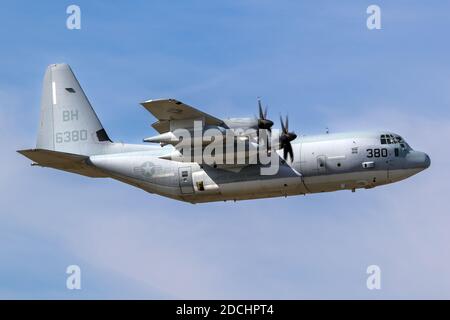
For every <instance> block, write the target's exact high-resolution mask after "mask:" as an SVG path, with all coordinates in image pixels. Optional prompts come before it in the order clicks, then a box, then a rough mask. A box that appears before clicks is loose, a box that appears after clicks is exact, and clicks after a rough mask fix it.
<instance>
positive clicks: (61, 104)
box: [36, 64, 111, 155]
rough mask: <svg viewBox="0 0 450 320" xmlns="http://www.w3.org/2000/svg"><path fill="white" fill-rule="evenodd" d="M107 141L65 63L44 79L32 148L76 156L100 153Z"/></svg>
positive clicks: (87, 101)
mask: <svg viewBox="0 0 450 320" xmlns="http://www.w3.org/2000/svg"><path fill="white" fill-rule="evenodd" d="M109 143H111V140H110V139H109V137H108V134H107V133H106V131H105V129H104V128H103V126H102V124H101V123H100V120H99V119H98V117H97V115H96V114H95V111H94V109H92V106H91V104H90V103H89V100H88V99H87V97H86V95H85V94H84V92H83V89H81V86H80V84H79V83H78V80H77V78H76V77H75V75H74V74H73V72H72V70H71V69H70V67H69V65H67V64H52V65H50V66H48V68H47V71H46V72H45V76H44V84H43V88H42V99H41V119H40V124H39V133H38V139H37V144H36V148H38V149H46V150H53V151H60V152H66V153H72V154H80V155H92V154H98V153H101V150H103V149H104V147H105V146H107V145H109Z"/></svg>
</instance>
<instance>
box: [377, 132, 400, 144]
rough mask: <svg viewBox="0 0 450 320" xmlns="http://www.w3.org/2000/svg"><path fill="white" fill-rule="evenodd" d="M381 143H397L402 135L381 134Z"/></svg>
mask: <svg viewBox="0 0 450 320" xmlns="http://www.w3.org/2000/svg"><path fill="white" fill-rule="evenodd" d="M380 142H381V144H397V143H401V142H403V139H402V137H400V136H397V135H393V134H382V135H381V136H380Z"/></svg>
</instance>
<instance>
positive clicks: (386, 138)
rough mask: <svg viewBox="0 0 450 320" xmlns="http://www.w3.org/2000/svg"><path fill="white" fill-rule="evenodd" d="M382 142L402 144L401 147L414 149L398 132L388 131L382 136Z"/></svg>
mask: <svg viewBox="0 0 450 320" xmlns="http://www.w3.org/2000/svg"><path fill="white" fill-rule="evenodd" d="M380 143H381V144H400V147H402V148H403V149H406V150H412V149H411V147H410V146H409V145H408V143H406V141H405V140H403V138H402V137H400V136H399V135H396V134H391V133H386V134H382V135H381V136H380Z"/></svg>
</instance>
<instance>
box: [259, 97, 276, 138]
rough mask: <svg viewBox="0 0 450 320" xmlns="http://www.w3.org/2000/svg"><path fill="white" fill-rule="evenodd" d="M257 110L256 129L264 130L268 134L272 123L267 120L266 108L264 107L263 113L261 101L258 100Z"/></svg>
mask: <svg viewBox="0 0 450 320" xmlns="http://www.w3.org/2000/svg"><path fill="white" fill-rule="evenodd" d="M258 109H259V119H258V129H266V130H268V131H269V132H271V130H272V126H273V121H271V120H269V119H267V107H265V108H264V111H263V108H262V106H261V99H258Z"/></svg>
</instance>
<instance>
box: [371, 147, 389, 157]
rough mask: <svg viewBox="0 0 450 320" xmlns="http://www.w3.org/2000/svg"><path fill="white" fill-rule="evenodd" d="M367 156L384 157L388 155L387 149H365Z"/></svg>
mask: <svg viewBox="0 0 450 320" xmlns="http://www.w3.org/2000/svg"><path fill="white" fill-rule="evenodd" d="M366 151H367V158H374V157H375V158H380V157H383V158H386V157H387V156H388V151H387V149H386V148H381V149H367V150H366Z"/></svg>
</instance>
